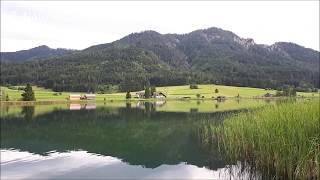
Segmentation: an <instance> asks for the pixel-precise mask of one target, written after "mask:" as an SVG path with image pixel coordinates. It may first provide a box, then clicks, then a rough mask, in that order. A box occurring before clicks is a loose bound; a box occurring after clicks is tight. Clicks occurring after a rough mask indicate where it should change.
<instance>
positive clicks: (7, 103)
mask: <svg viewBox="0 0 320 180" xmlns="http://www.w3.org/2000/svg"><path fill="white" fill-rule="evenodd" d="M314 98H319V99H320V97H318V96H315V97H240V98H238V97H227V98H226V100H223V101H227V100H228V99H232V100H241V99H252V100H254V99H256V100H279V99H314ZM209 100H210V101H218V100H216V99H213V98H188V99H183V98H165V99H154V98H152V99H108V100H39V101H0V105H1V106H14V105H18V106H19V105H22V106H28V105H30V106H31V105H50V104H72V103H77V104H88V103H97V102H121V101H123V102H137V101H145V102H156V101H209ZM223 101H218V102H223Z"/></svg>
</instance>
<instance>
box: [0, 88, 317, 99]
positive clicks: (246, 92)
mask: <svg viewBox="0 0 320 180" xmlns="http://www.w3.org/2000/svg"><path fill="white" fill-rule="evenodd" d="M156 89H157V91H161V92H163V93H164V94H166V95H167V99H181V98H183V97H188V98H191V99H197V94H200V95H201V97H202V96H203V98H205V99H209V98H212V97H217V96H226V97H229V98H230V97H236V96H238V95H239V96H240V97H241V98H257V97H261V96H263V95H264V94H266V93H271V94H275V90H265V89H260V88H250V87H235V86H222V85H213V84H207V85H198V89H190V87H189V85H184V86H166V87H157V88H156ZM216 89H218V93H215V90H216ZM1 91H3V92H4V93H5V94H8V96H9V100H10V101H19V100H20V99H21V94H22V93H23V91H22V90H12V89H8V88H7V87H1ZM33 91H34V93H35V98H36V100H37V101H66V100H68V96H69V95H70V94H84V93H79V92H61V94H60V93H56V92H53V91H52V90H50V89H44V88H42V87H37V86H33ZM297 94H298V96H300V97H302V96H303V97H319V93H305V92H298V93H297ZM131 95H132V97H135V92H131ZM132 99H134V98H132ZM96 100H97V101H103V100H125V93H124V92H122V93H121V92H120V93H111V94H96Z"/></svg>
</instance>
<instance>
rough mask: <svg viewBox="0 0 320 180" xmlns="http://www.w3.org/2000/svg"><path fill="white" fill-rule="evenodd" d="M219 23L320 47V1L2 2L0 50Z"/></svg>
mask: <svg viewBox="0 0 320 180" xmlns="http://www.w3.org/2000/svg"><path fill="white" fill-rule="evenodd" d="M209 27H218V28H222V29H224V30H229V31H232V32H234V33H235V34H237V35H238V36H240V37H243V38H253V39H254V41H255V42H256V43H258V44H267V45H271V44H273V43H275V42H279V41H283V42H294V43H297V44H299V45H302V46H304V47H307V48H312V49H315V50H318V51H319V1H184V2H183V1H135V2H133V1H3V0H1V47H0V48H1V52H10V51H17V50H23V49H30V48H33V47H36V46H40V45H48V46H49V47H51V48H68V49H84V48H87V47H89V46H92V45H96V44H102V43H109V42H112V41H115V40H118V39H120V38H122V37H124V36H126V35H128V34H131V33H134V32H141V31H145V30H154V31H157V32H159V33H162V34H166V33H177V34H185V33H189V32H191V31H194V30H197V29H206V28H209Z"/></svg>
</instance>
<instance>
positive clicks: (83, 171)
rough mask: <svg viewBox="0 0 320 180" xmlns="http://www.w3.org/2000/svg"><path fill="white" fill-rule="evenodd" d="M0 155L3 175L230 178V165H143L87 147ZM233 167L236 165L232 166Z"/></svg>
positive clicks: (5, 176)
mask: <svg viewBox="0 0 320 180" xmlns="http://www.w3.org/2000/svg"><path fill="white" fill-rule="evenodd" d="M1 157H4V158H3V159H2V160H1V170H2V173H1V178H3V179H47V178H50V179H106V178H107V179H226V178H228V179H233V178H232V176H230V172H229V170H230V169H229V168H220V169H217V170H210V169H207V168H205V167H197V166H195V165H191V164H187V163H185V162H181V163H178V164H175V165H167V164H163V165H161V166H158V167H156V168H144V167H143V166H141V165H130V164H127V163H125V162H123V161H121V159H119V158H115V157H111V156H101V155H96V154H92V153H88V152H87V151H69V152H64V153H58V152H52V153H50V154H49V155H48V156H41V155H36V154H32V153H29V152H20V151H15V150H1ZM70 167H72V168H70ZM233 171H235V172H236V171H239V169H237V167H235V168H233ZM17 172H18V173H17Z"/></svg>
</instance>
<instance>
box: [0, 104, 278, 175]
mask: <svg viewBox="0 0 320 180" xmlns="http://www.w3.org/2000/svg"><path fill="white" fill-rule="evenodd" d="M270 103H272V102H265V101H261V100H260V101H257V100H250V101H249V100H242V101H235V100H227V101H226V102H214V101H172V102H170V101H168V102H165V101H161V102H154V103H146V102H132V103H126V102H105V103H98V104H96V103H89V104H63V105H41V106H40V105H37V106H24V107H21V106H4V107H1V179H47V178H48V179H95V178H97V179H102V178H103V179H106V178H111V179H115V178H116V179H119V178H123V179H168V178H169V179H177V178H179V179H181V178H182V179H191V178H195V179H226V178H228V179H233V178H238V177H235V176H234V175H235V174H239V172H240V171H241V169H240V168H238V167H239V166H237V165H236V164H227V163H226V162H224V160H223V159H224V158H223V157H221V155H220V154H219V152H218V148H217V147H213V148H210V149H207V148H205V147H204V146H203V145H202V143H201V141H200V139H199V138H198V136H197V129H198V128H199V127H200V126H203V125H205V124H206V123H217V124H219V123H221V122H222V121H223V119H224V118H226V117H227V116H230V115H233V114H236V113H238V112H240V111H242V110H243V109H248V108H255V107H259V106H263V105H266V104H270ZM242 178H246V174H245V173H244V174H243V173H242Z"/></svg>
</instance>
